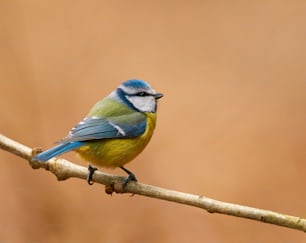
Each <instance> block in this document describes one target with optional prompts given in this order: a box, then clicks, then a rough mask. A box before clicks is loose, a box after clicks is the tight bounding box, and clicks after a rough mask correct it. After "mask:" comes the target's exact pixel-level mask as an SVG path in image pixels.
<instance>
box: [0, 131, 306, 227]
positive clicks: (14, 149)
mask: <svg viewBox="0 0 306 243" xmlns="http://www.w3.org/2000/svg"><path fill="white" fill-rule="evenodd" d="M0 148H2V149H3V150H6V151H8V152H10V153H13V154H15V155H17V156H19V157H22V158H24V159H26V160H28V161H29V163H30V165H31V166H32V168H34V169H39V168H44V169H46V170H49V171H51V172H52V173H53V174H54V175H55V176H56V177H57V179H58V180H59V181H61V180H66V179H68V178H71V177H75V178H79V179H83V180H86V177H87V173H88V170H87V168H85V167H82V166H79V165H76V164H73V163H71V162H69V161H67V160H64V159H56V158H53V159H51V160H49V161H48V162H46V163H39V162H37V161H31V159H32V157H33V155H34V154H35V153H37V149H31V148H29V147H26V146H24V145H22V144H20V143H18V142H15V141H13V140H11V139H9V138H7V137H5V136H3V135H1V134H0ZM124 179H125V177H123V176H114V175H110V174H107V173H103V172H101V171H96V172H95V173H94V175H93V181H94V182H96V183H100V184H103V185H105V191H106V193H108V194H112V193H113V192H116V193H132V194H138V195H142V196H146V197H152V198H157V199H162V200H167V201H171V202H175V203H180V204H185V205H190V206H194V207H199V208H202V209H205V210H207V211H208V212H209V213H220V214H227V215H232V216H236V217H241V218H247V219H252V220H256V221H260V222H264V223H269V224H274V225H278V226H283V227H288V228H291V229H296V230H300V231H304V232H306V220H305V219H303V218H299V217H295V216H290V215H285V214H280V213H276V212H273V211H269V210H262V209H257V208H252V207H247V206H242V205H237V204H232V203H226V202H221V201H217V200H214V199H211V198H208V197H204V196H197V195H192V194H189V193H184V192H179V191H173V190H169V189H165V188H161V187H156V186H151V185H146V184H143V183H139V182H134V181H131V182H129V183H128V184H127V185H126V187H124V188H123V187H122V183H123V180H124Z"/></svg>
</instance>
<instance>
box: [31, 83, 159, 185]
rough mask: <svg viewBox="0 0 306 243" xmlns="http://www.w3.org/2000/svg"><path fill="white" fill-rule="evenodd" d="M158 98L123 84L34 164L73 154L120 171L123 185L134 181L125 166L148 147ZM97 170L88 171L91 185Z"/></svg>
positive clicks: (145, 87)
mask: <svg viewBox="0 0 306 243" xmlns="http://www.w3.org/2000/svg"><path fill="white" fill-rule="evenodd" d="M161 97H163V94H161V93H157V92H155V90H154V89H152V88H151V86H150V85H149V84H148V83H146V82H144V81H142V80H136V79H133V80H128V81H126V82H123V83H122V84H121V85H120V86H119V87H118V88H117V89H115V90H114V91H113V92H112V93H111V94H110V95H108V96H107V97H105V98H104V99H102V100H100V101H99V102H97V103H96V104H95V105H94V106H93V107H92V109H91V110H90V111H89V113H88V115H87V116H86V117H85V118H84V119H83V120H82V121H81V122H79V123H78V124H77V125H76V126H75V127H73V128H72V129H71V130H70V132H69V133H68V135H67V136H66V137H65V138H64V139H62V140H60V141H59V142H58V145H57V146H55V147H53V148H50V149H48V150H46V151H44V152H42V153H39V154H37V155H36V156H35V157H34V158H33V160H36V161H40V162H45V161H47V160H49V159H51V158H53V157H55V156H58V155H61V154H63V153H66V152H69V151H72V150H73V151H75V152H76V153H77V154H78V156H79V157H80V158H82V159H84V160H86V161H88V162H89V163H90V164H93V165H95V166H98V167H111V168H115V167H120V168H121V169H122V170H124V171H125V172H126V173H127V174H128V177H127V179H126V180H125V184H126V183H128V182H129V181H131V180H134V181H137V180H136V177H135V175H134V174H133V173H132V172H130V171H129V170H127V169H126V168H125V167H124V165H125V164H126V163H128V162H130V161H131V160H133V159H134V158H135V157H136V156H137V155H138V154H140V153H141V152H142V151H143V149H144V148H145V147H146V145H147V144H148V143H149V141H150V139H151V137H152V135H153V131H154V129H155V125H156V110H157V100H158V99H159V98H161ZM96 169H97V168H96V167H94V166H91V165H89V167H88V170H89V173H88V177H87V182H88V183H89V184H90V185H91V184H92V175H93V173H94V171H95V170H96Z"/></svg>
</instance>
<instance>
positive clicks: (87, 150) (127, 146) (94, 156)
mask: <svg viewBox="0 0 306 243" xmlns="http://www.w3.org/2000/svg"><path fill="white" fill-rule="evenodd" d="M145 145H146V144H144V141H142V140H141V139H139V138H138V139H137V138H135V139H106V140H104V141H94V142H89V143H88V144H87V145H85V146H83V147H81V148H79V149H77V150H76V152H77V153H78V155H79V156H80V157H81V158H82V159H84V160H86V161H88V162H90V163H92V164H94V165H97V166H102V167H119V166H123V165H124V164H126V163H128V162H130V161H131V160H132V159H134V158H135V157H136V156H137V155H138V154H139V153H140V152H141V151H142V150H143V149H144V147H145Z"/></svg>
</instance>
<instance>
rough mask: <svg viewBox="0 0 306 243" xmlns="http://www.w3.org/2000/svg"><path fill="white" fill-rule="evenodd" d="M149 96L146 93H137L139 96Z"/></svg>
mask: <svg viewBox="0 0 306 243" xmlns="http://www.w3.org/2000/svg"><path fill="white" fill-rule="evenodd" d="M148 95H149V94H148V93H146V92H139V93H137V96H142V97H143V96H148Z"/></svg>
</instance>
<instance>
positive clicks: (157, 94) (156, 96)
mask: <svg viewBox="0 0 306 243" xmlns="http://www.w3.org/2000/svg"><path fill="white" fill-rule="evenodd" d="M163 96H164V95H163V94H162V93H156V94H154V98H155V99H157V100H158V99H160V98H161V97H163Z"/></svg>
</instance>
